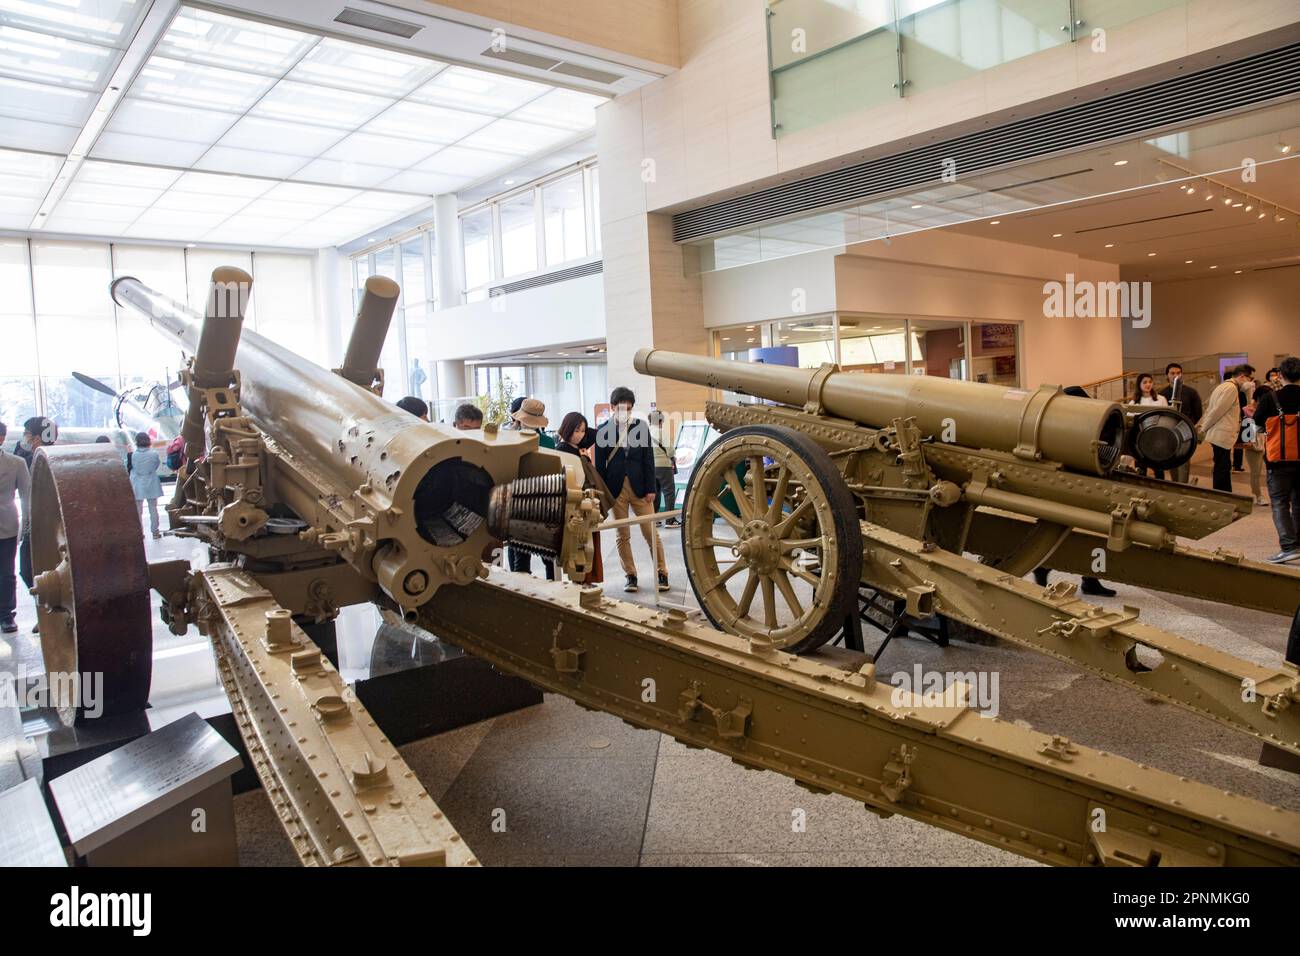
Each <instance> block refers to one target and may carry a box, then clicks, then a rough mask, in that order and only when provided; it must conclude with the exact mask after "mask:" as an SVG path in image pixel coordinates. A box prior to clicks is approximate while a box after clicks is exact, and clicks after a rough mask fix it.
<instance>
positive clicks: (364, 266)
mask: <svg viewBox="0 0 1300 956" xmlns="http://www.w3.org/2000/svg"><path fill="white" fill-rule="evenodd" d="M369 278H370V257H369V256H362V257H361V258H359V259H353V260H352V314H353V315H354V316H355V315H356V314H357V313H358V312H360V311H361V294H362V293H363V292H364V291H365V288H366V280H367V279H369ZM351 329H352V326H351V325H349V326H348V331H351Z"/></svg>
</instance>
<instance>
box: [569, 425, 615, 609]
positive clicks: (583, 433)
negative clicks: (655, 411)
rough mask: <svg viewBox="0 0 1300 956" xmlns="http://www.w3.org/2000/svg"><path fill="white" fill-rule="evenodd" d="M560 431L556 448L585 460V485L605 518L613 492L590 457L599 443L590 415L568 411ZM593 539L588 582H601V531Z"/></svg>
mask: <svg viewBox="0 0 1300 956" xmlns="http://www.w3.org/2000/svg"><path fill="white" fill-rule="evenodd" d="M558 434H559V438H560V440H559V441H558V442H556V444H555V450H556V451H563V452H567V453H569V454H570V455H577V456H578V461H580V462H582V473H583V475H584V480H583V482H582V487H583V488H584V489H588V488H589V489H591V490H592V491H594V492H596V498H597V500H598V501H599V502H600V516H601V518H602V519H604V518H605V517H607V516H608V515H609V509H610V508H612V507H613V506H614V496H613V495H611V494H610V493H609V488H607V487H606V486H605V479H603V478H601V477H600V472H598V471H596V465H595V463H594V462H593V461H592V460H591V448H592V447H593V446H594V445H595V443H596V434H595V432H593V431H592V430H591V428H590V427H589V426H588V424H587V418H586V416H585V415H583V414H582V412H569V414H567V415H565V416H564V420H563V421H561V422H560V429H559V432H558ZM591 543H592V547H594V548H595V551H596V556H595V560H594V561H593V562H592V568H591V574H590V575H588V576H587V581H586V583H587V584H600V583H602V582H603V581H604V580H605V562H604V560H603V559H602V557H601V553H600V532H599V531H596V532H594V533H593V534H592V536H591Z"/></svg>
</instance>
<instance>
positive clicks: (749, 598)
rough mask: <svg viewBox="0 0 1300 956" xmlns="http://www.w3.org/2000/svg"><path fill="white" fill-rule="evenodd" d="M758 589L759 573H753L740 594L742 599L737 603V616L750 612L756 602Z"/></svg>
mask: <svg viewBox="0 0 1300 956" xmlns="http://www.w3.org/2000/svg"><path fill="white" fill-rule="evenodd" d="M757 590H758V575H757V574H751V575H750V576H749V580H748V581H746V582H745V590H744V591H742V592H741V594H740V601H739V602H738V603H737V604H736V617H744V616H745V615H747V614H748V613H749V609H750V607H751V606H752V605H753V603H754V592H755V591H757Z"/></svg>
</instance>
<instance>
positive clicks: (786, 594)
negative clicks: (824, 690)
mask: <svg viewBox="0 0 1300 956" xmlns="http://www.w3.org/2000/svg"><path fill="white" fill-rule="evenodd" d="M768 462H771V464H770V465H769V464H768ZM682 519H683V520H682V553H683V556H684V557H685V559H686V569H687V572H688V573H689V577H690V580H691V587H692V588H693V589H694V590H695V596H696V598H697V599H698V600H699V602H700V607H701V608H702V609H703V611H704V613H705V615H707V617H708V618H709V620H710V621H711V622H712V623H713V625H714V627H717V628H720V629H721V630H724V631H728V632H730V633H732V634H737V635H740V636H741V637H747V638H749V639H750V640H752V641H755V642H758V643H763V644H767V645H769V646H772V647H779V648H782V649H784V650H786V651H789V652H790V653H794V654H800V653H804V652H806V651H811V650H813V649H814V648H816V647H820V646H821V645H822V644H825V643H826V642H827V641H828V640H830V639H831V638H832V637H834V636H835V635H836V634H837V633H839V631H840V630H841V629H842V628H843V627H844V623H845V621H846V620H847V619H848V618H849V617H850V616H852V615H856V614H857V596H858V581H859V579H860V578H861V576H862V529H861V526H860V525H859V524H858V513H857V505H856V503H855V502H854V499H853V495H852V494H851V493H850V491H849V489H848V486H847V485H845V483H844V479H843V477H842V476H841V474H840V472H839V469H838V468H836V467H835V463H834V462H833V461H832V460H831V458H830V456H829V455H827V454H826V452H825V451H823V450H822V448H821V446H819V445H818V444H817V443H816V442H814V441H813V440H812V439H810V438H808V437H807V436H806V435H803V434H801V433H799V432H796V431H793V430H792V429H789V428H782V427H780V426H775V425H749V426H745V427H743V428H735V429H732V430H731V431H728V432H727V433H726V434H725V435H723V436H722V437H721V438H720V439H718V441H717V442H715V443H714V444H713V446H712V447H710V448H709V450H708V452H707V453H706V454H705V456H704V458H703V459H702V460H701V461H700V462H699V463H698V464H697V465H696V466H695V469H694V470H693V471H692V472H691V479H690V483H689V485H688V486H687V489H686V502H685V505H684V510H683V515H682Z"/></svg>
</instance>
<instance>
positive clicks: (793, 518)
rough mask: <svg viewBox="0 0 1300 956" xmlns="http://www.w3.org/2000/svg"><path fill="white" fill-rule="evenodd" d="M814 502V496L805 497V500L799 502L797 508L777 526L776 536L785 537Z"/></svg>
mask: <svg viewBox="0 0 1300 956" xmlns="http://www.w3.org/2000/svg"><path fill="white" fill-rule="evenodd" d="M812 503H813V502H812V498H804V500H803V501H801V502H799V504H798V505H797V506H796V507H795V509H794V510H793V511H791V512H790V513H789V514H788V515H786V516H785V518H784V519H783V520H782V521H781V523H780V524H779V525H777V526H776V536H777V537H778V538H784V537H785V536H786V535H788V534H789V533H790V529H791V528H793V527H794V526H795V523H796V522H798V520H799V519H800V518H801V517H803V513H804V512H805V511H806V510H807V509H809V508H811V507H812Z"/></svg>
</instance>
